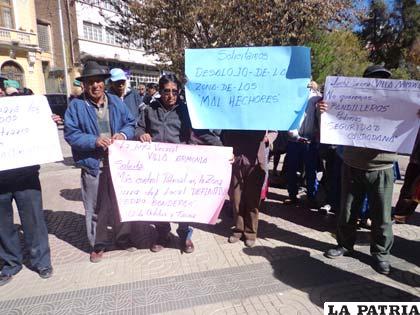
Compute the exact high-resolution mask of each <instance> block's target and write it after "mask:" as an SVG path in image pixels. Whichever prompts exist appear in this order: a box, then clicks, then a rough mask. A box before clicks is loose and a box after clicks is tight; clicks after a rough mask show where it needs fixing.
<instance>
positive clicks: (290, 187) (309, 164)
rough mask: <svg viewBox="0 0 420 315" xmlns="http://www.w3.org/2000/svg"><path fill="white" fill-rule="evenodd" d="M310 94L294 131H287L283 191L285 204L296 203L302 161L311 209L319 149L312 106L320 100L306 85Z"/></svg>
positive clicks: (312, 87) (312, 84) (312, 85)
mask: <svg viewBox="0 0 420 315" xmlns="http://www.w3.org/2000/svg"><path fill="white" fill-rule="evenodd" d="M308 88H309V90H310V92H309V97H308V104H307V107H306V110H305V114H304V115H303V117H302V122H301V124H300V126H299V129H298V130H290V131H289V139H290V140H289V143H288V144H287V169H286V172H287V191H288V193H289V199H286V200H285V204H296V203H298V202H299V199H298V197H297V194H298V176H297V171H298V169H299V161H300V160H301V159H303V161H304V165H305V175H306V188H307V198H308V204H309V205H310V206H311V207H314V206H315V204H316V202H315V195H316V192H317V189H318V180H317V177H316V173H317V166H318V149H319V119H318V113H317V109H316V103H317V102H318V101H319V100H320V99H321V93H319V92H318V85H317V84H316V82H314V81H311V82H310V83H309V84H308Z"/></svg>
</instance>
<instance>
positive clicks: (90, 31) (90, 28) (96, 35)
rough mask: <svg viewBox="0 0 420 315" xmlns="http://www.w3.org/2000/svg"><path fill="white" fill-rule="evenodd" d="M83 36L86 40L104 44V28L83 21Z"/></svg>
mask: <svg viewBox="0 0 420 315" xmlns="http://www.w3.org/2000/svg"><path fill="white" fill-rule="evenodd" d="M83 35H84V37H85V39H89V40H93V41H95V42H102V26H100V25H98V24H93V23H90V22H86V21H83Z"/></svg>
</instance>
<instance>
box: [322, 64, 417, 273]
mask: <svg viewBox="0 0 420 315" xmlns="http://www.w3.org/2000/svg"><path fill="white" fill-rule="evenodd" d="M390 76H391V72H390V71H388V70H387V69H385V68H384V67H382V66H371V67H368V68H367V69H366V70H365V72H364V74H363V77H364V78H371V79H370V80H369V79H359V78H344V77H333V78H330V77H329V78H327V86H326V92H325V96H326V101H322V102H320V103H319V104H318V105H319V107H320V109H321V111H324V112H325V111H326V110H327V109H328V111H327V112H326V113H324V114H323V116H322V120H321V125H322V127H321V142H326V143H336V144H347V146H346V147H345V148H344V153H343V161H344V164H343V168H342V200H341V209H340V213H339V218H338V231H337V242H338V246H336V247H335V248H332V249H330V250H328V251H327V252H326V253H325V255H326V256H327V257H329V258H338V257H340V256H343V255H350V254H351V253H352V252H353V246H354V245H355V242H356V221H357V218H358V215H359V210H360V208H361V206H362V203H363V200H364V197H365V195H367V197H368V201H369V209H370V215H371V219H372V231H371V233H372V237H371V246H370V252H371V254H372V256H373V258H374V267H375V269H376V270H377V271H378V272H379V273H382V274H389V272H390V262H389V255H390V250H391V247H392V244H393V239H394V238H393V233H392V220H391V203H392V192H393V177H394V175H393V162H394V161H395V160H396V154H395V153H392V152H391V151H392V150H393V151H394V152H395V151H397V150H405V149H404V148H405V147H408V146H410V145H409V144H407V145H406V144H405V143H404V139H405V138H406V139H407V140H408V141H411V140H413V141H414V139H410V138H411V136H410V134H411V132H412V128H413V124H412V123H409V122H407V119H408V118H404V117H403V116H402V115H401V113H399V112H401V109H399V108H395V107H394V106H393V104H392V97H394V98H397V97H403V98H406V99H407V102H406V105H407V109H406V110H409V109H410V107H411V108H415V107H416V106H417V105H416V104H415V102H413V101H412V100H411V99H410V96H409V93H410V89H409V88H408V89H407V87H408V85H407V87H404V88H403V89H401V88H399V87H402V86H405V85H406V84H405V82H402V81H397V80H384V79H388V78H389V77H390ZM372 78H373V79H372ZM411 83H413V82H411ZM411 83H410V86H411V85H412V84H411ZM396 91H397V92H396ZM396 93H400V96H396V95H395V94H396ZM401 93H402V94H401ZM381 97H382V99H381ZM327 103H328V105H327ZM398 106H400V104H399V103H398ZM416 111H417V110H416ZM415 114H416V112H414V113H413V115H412V116H411V117H415ZM389 117H391V118H389ZM385 119H388V122H387V123H386V124H384V123H382V121H383V120H385ZM392 124H395V129H393V130H390V131H389V130H388V129H387V126H388V125H392ZM383 125H387V126H383ZM382 129H383V131H382ZM340 132H342V133H341V134H340ZM387 132H388V133H387ZM337 135H338V136H337ZM397 139H402V142H401V143H397ZM337 141H338V142H337ZM346 141H347V142H346ZM413 141H412V142H413ZM349 144H350V145H351V146H349ZM392 145H394V146H395V147H394V149H393V147H392ZM411 146H412V143H411ZM380 148H386V150H388V151H383V150H381V149H380ZM403 152H404V151H403Z"/></svg>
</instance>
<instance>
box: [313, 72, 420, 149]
mask: <svg viewBox="0 0 420 315" xmlns="http://www.w3.org/2000/svg"><path fill="white" fill-rule="evenodd" d="M324 99H325V100H326V101H327V103H328V104H329V109H328V111H327V112H326V113H324V114H323V115H322V119H321V142H322V143H330V144H341V145H349V146H355V147H366V148H372V149H380V150H384V151H390V152H399V153H411V151H412V149H413V145H414V141H415V139H416V135H417V132H418V130H419V118H418V117H417V111H418V110H419V109H420V102H419V100H420V81H404V80H389V79H369V78H347V77H327V80H326V86H325V95H324Z"/></svg>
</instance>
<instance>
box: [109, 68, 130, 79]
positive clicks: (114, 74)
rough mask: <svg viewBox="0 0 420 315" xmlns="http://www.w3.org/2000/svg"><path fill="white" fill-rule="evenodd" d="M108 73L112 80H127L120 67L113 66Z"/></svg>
mask: <svg viewBox="0 0 420 315" xmlns="http://www.w3.org/2000/svg"><path fill="white" fill-rule="evenodd" d="M109 73H110V74H111V77H110V78H109V79H110V80H111V81H112V82H115V81H121V80H124V81H127V76H126V75H125V72H124V70H123V69H120V68H114V69H112V70H111V71H109Z"/></svg>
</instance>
